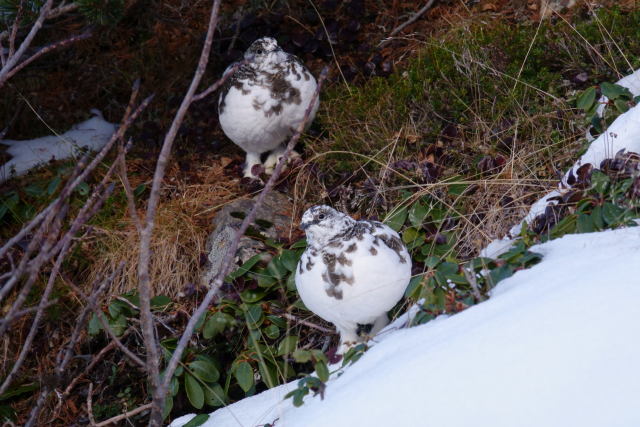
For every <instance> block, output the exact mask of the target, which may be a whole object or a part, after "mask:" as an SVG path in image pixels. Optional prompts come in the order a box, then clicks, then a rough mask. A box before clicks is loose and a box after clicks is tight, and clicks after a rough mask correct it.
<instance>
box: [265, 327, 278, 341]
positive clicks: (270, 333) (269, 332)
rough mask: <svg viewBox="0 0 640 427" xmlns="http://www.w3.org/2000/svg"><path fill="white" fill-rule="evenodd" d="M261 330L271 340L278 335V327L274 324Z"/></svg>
mask: <svg viewBox="0 0 640 427" xmlns="http://www.w3.org/2000/svg"><path fill="white" fill-rule="evenodd" d="M263 332H264V334H265V335H266V336H267V337H268V338H271V339H272V340H273V339H276V338H278V337H279V336H280V328H278V327H277V326H276V325H269V326H267V327H266V328H264V329H263Z"/></svg>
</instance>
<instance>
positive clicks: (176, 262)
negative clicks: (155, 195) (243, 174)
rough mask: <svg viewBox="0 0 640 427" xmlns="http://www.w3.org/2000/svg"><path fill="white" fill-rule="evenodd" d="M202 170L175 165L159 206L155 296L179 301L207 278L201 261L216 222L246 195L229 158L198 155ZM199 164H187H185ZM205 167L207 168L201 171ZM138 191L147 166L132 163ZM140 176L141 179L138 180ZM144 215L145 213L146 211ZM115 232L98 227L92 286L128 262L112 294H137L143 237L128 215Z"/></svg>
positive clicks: (153, 275)
mask: <svg viewBox="0 0 640 427" xmlns="http://www.w3.org/2000/svg"><path fill="white" fill-rule="evenodd" d="M198 157H199V158H198V165H199V166H198V169H197V170H194V171H189V172H187V173H184V172H181V171H180V170H179V168H178V166H177V165H174V166H173V167H172V169H171V171H170V172H169V173H168V174H167V179H166V180H165V182H166V186H165V189H164V194H163V200H162V202H161V203H160V205H159V207H158V213H157V216H156V224H157V226H156V228H155V231H154V235H153V238H152V246H151V249H152V254H153V256H152V259H151V268H150V271H151V280H152V283H153V284H154V285H153V286H154V287H153V292H154V293H155V294H156V295H159V294H163V295H167V296H169V297H174V296H176V295H177V294H178V293H179V292H180V291H182V290H183V289H184V287H185V286H186V285H187V284H196V283H198V282H199V280H198V278H199V276H200V274H201V263H200V259H201V258H202V254H204V253H205V245H206V239H207V236H208V233H209V232H211V219H212V218H213V216H214V215H215V212H216V211H217V207H219V206H221V205H223V204H225V203H228V202H230V201H232V200H234V199H236V198H237V197H239V195H240V190H239V187H238V179H229V176H228V175H229V173H228V171H225V166H226V165H227V164H228V163H229V162H230V161H231V159H230V158H228V157H219V158H214V157H213V156H208V157H207V158H204V159H203V158H202V156H201V155H199V156H198ZM188 160H192V161H195V159H186V160H185V161H188ZM200 165H201V166H200ZM128 166H129V168H130V175H132V176H133V177H134V178H133V179H132V186H133V187H134V188H135V187H136V186H137V185H139V184H141V183H144V180H145V178H148V177H146V176H145V175H144V174H142V175H136V173H138V172H141V171H142V164H141V161H133V162H129V165H128ZM136 177H137V179H136ZM140 211H142V210H140ZM123 214H124V216H123V217H122V218H121V219H120V220H118V221H116V222H114V223H113V226H109V227H104V226H101V227H96V237H95V239H94V242H93V243H94V249H95V251H96V256H95V261H94V262H93V263H92V266H91V268H90V271H89V274H88V275H87V283H90V282H91V280H93V279H94V278H96V277H99V276H101V275H104V274H106V273H107V272H111V271H113V270H114V268H115V266H116V265H118V264H119V263H120V262H121V261H122V260H125V261H126V262H127V264H126V267H125V268H124V270H123V272H122V274H121V275H120V276H118V277H117V278H116V280H115V281H114V284H113V289H112V294H114V295H118V294H121V293H124V292H128V291H131V290H133V289H135V288H136V286H137V263H138V255H139V253H138V250H139V236H138V233H137V231H136V228H135V226H134V224H133V221H132V220H131V219H130V217H129V216H128V214H127V213H123Z"/></svg>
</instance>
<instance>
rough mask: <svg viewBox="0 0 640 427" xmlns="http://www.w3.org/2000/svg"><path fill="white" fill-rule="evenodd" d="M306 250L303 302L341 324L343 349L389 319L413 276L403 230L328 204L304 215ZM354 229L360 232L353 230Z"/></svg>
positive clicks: (300, 273) (299, 280)
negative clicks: (358, 217) (368, 328)
mask: <svg viewBox="0 0 640 427" xmlns="http://www.w3.org/2000/svg"><path fill="white" fill-rule="evenodd" d="M301 227H302V228H303V229H305V231H306V233H307V244H308V246H307V250H306V251H305V253H304V254H303V255H302V257H301V258H300V263H299V264H298V269H297V271H296V286H297V288H298V292H299V294H300V297H301V298H302V301H303V302H304V304H305V305H306V306H307V307H308V308H309V309H310V310H311V311H313V312H314V313H315V314H317V315H318V316H320V317H322V318H323V319H325V320H327V321H329V322H331V323H333V324H334V325H336V328H337V329H338V332H339V333H340V341H341V346H340V349H339V353H342V352H344V351H345V350H346V349H348V347H349V346H350V345H352V344H354V343H356V342H360V341H362V340H363V338H365V337H362V336H360V335H359V334H358V329H359V328H360V327H361V326H364V325H371V324H373V327H372V329H371V331H370V332H369V333H367V335H375V333H376V332H378V331H379V330H380V329H381V328H382V327H384V326H385V325H386V324H387V323H388V318H387V312H388V311H389V310H390V309H391V308H393V306H394V305H395V304H396V303H397V302H398V301H399V300H400V299H401V298H402V296H403V294H404V291H405V289H406V287H407V284H408V283H409V280H410V278H411V258H410V256H409V253H408V252H407V249H406V248H405V246H404V245H403V244H402V242H401V240H400V238H399V236H398V234H397V233H396V232H395V231H393V230H392V229H391V228H389V227H387V226H386V225H384V224H381V223H379V222H376V221H355V220H354V219H352V218H350V217H349V216H347V215H345V214H343V213H340V212H337V211H335V210H334V209H332V208H330V207H328V206H315V207H313V208H311V209H309V210H308V211H307V212H306V213H305V214H304V216H303V217H302V222H301ZM354 231H355V232H354Z"/></svg>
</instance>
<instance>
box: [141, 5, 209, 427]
mask: <svg viewBox="0 0 640 427" xmlns="http://www.w3.org/2000/svg"><path fill="white" fill-rule="evenodd" d="M220 2H221V0H214V2H213V5H212V7H211V15H210V17H209V27H208V29H207V36H206V38H205V42H204V46H203V47H202V52H201V53H200V59H199V61H198V68H197V69H196V72H195V74H194V76H193V79H192V80H191V84H190V85H189V89H188V90H187V93H186V94H185V96H184V99H183V100H182V103H181V104H180V107H179V108H178V111H177V112H176V115H175V117H174V119H173V122H172V123H171V127H170V128H169V131H168V132H167V134H166V135H165V138H164V142H163V144H162V150H161V151H160V155H159V156H158V163H157V165H156V170H155V173H154V176H153V184H152V187H151V194H150V196H149V202H148V204H147V213H146V218H145V223H144V225H143V228H142V233H141V234H140V258H139V263H138V279H139V283H138V295H139V297H140V322H141V324H142V335H143V338H144V342H145V346H146V348H147V369H148V373H149V377H150V378H149V379H150V381H151V385H152V387H153V410H152V412H151V416H150V420H149V425H152V426H160V425H161V424H162V408H163V406H164V395H165V394H166V393H164V392H163V389H162V387H161V384H160V367H159V364H160V357H159V351H158V346H157V340H156V337H155V330H154V328H153V318H152V316H151V303H150V300H151V285H150V281H151V279H150V276H149V262H150V257H151V236H152V233H153V226H154V219H155V214H156V210H157V208H158V202H159V200H160V189H161V186H162V180H163V178H164V174H165V170H166V168H167V164H168V163H169V157H170V155H171V148H172V146H173V142H174V140H175V138H176V135H177V133H178V129H179V128H180V125H181V124H182V121H183V119H184V116H185V114H186V113H187V110H188V109H189V106H190V105H191V103H192V102H193V96H194V95H195V93H196V90H197V89H198V85H199V84H200V80H202V76H203V75H204V71H205V69H206V67H207V63H208V62H209V54H210V52H211V44H212V42H213V33H214V30H215V28H216V26H217V24H218V11H219V9H220Z"/></svg>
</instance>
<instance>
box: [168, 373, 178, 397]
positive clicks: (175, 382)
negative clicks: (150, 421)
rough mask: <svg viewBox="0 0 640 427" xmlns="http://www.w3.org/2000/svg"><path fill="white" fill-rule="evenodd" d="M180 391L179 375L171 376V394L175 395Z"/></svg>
mask: <svg viewBox="0 0 640 427" xmlns="http://www.w3.org/2000/svg"><path fill="white" fill-rule="evenodd" d="M179 391H180V382H179V381H178V377H177V376H175V375H174V376H173V377H171V381H170V382H169V394H171V396H175V395H176V394H178V392H179Z"/></svg>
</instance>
